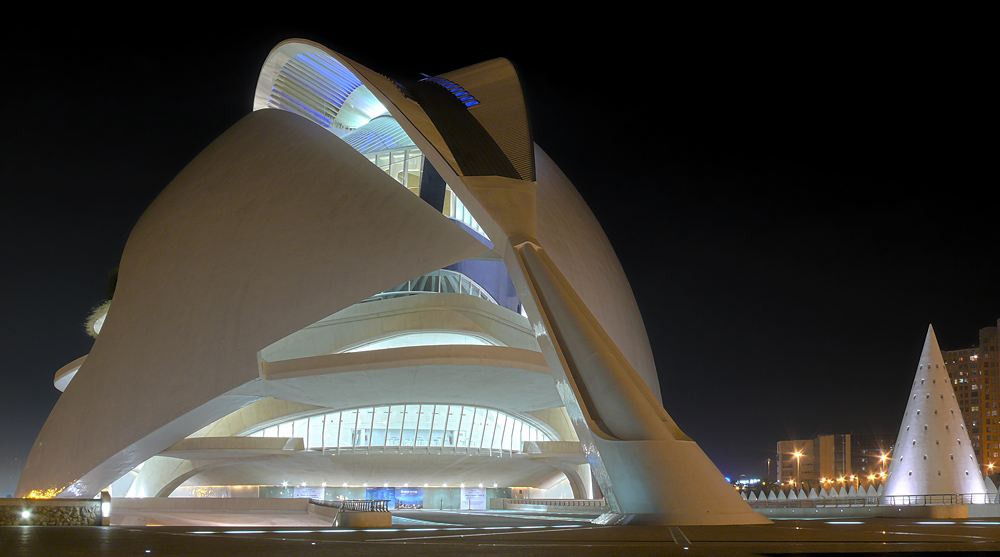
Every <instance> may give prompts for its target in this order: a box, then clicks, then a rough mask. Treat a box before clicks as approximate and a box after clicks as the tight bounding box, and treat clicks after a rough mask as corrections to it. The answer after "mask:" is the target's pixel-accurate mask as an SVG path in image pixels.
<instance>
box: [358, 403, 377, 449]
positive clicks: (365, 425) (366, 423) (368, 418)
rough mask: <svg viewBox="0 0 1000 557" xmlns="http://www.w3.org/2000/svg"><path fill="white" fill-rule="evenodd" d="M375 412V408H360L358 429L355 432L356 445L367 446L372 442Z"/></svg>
mask: <svg viewBox="0 0 1000 557" xmlns="http://www.w3.org/2000/svg"><path fill="white" fill-rule="evenodd" d="M374 415H375V412H374V409H373V408H359V409H358V430H357V431H356V432H355V433H354V446H355V447H367V446H368V445H369V444H370V442H371V435H372V431H371V427H372V418H373V417H374Z"/></svg>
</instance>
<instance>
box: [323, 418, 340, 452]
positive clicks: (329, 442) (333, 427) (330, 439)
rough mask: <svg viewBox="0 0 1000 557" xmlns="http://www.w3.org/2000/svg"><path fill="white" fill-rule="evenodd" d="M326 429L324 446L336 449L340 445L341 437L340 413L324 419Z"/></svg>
mask: <svg viewBox="0 0 1000 557" xmlns="http://www.w3.org/2000/svg"><path fill="white" fill-rule="evenodd" d="M323 419H324V420H325V422H326V427H325V429H324V431H323V446H324V447H333V448H336V447H337V446H339V445H340V443H339V442H338V436H339V435H340V412H334V413H332V414H327V415H326V416H324V417H323Z"/></svg>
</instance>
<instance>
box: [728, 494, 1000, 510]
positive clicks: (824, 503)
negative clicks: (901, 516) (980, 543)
mask: <svg viewBox="0 0 1000 557" xmlns="http://www.w3.org/2000/svg"><path fill="white" fill-rule="evenodd" d="M747 503H748V504H749V505H750V506H751V507H752V508H755V509H789V508H795V509H797V508H814V507H877V506H882V505H888V506H931V505H983V504H987V503H990V500H989V495H988V494H986V493H941V494H931V495H879V496H874V497H872V496H858V497H821V498H817V499H757V500H754V501H749V500H748V501H747Z"/></svg>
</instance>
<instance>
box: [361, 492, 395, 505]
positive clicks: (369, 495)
mask: <svg viewBox="0 0 1000 557" xmlns="http://www.w3.org/2000/svg"><path fill="white" fill-rule="evenodd" d="M365 499H368V500H369V501H377V500H381V501H389V508H390V509H395V508H396V488H394V487H369V488H368V489H366V490H365Z"/></svg>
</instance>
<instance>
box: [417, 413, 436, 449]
mask: <svg viewBox="0 0 1000 557" xmlns="http://www.w3.org/2000/svg"><path fill="white" fill-rule="evenodd" d="M433 420H434V406H433V405H431V404H421V405H420V419H419V420H418V421H417V443H416V446H418V447H426V446H427V445H428V443H429V442H430V439H431V422H432V421H433Z"/></svg>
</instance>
